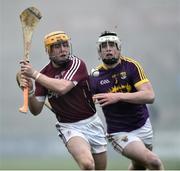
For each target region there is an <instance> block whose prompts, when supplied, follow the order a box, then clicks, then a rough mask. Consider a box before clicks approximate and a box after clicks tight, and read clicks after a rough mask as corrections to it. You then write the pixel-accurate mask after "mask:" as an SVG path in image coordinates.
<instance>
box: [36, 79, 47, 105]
mask: <svg viewBox="0 0 180 171" xmlns="http://www.w3.org/2000/svg"><path fill="white" fill-rule="evenodd" d="M35 86H36V89H35V96H36V99H37V100H38V101H40V102H44V101H45V99H46V94H47V89H45V88H44V87H43V86H42V85H41V84H39V83H37V82H35Z"/></svg>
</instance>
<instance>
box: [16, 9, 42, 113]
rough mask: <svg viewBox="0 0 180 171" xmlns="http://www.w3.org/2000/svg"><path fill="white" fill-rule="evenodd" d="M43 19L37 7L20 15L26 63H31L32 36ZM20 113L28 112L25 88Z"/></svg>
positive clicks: (26, 89)
mask: <svg viewBox="0 0 180 171" xmlns="http://www.w3.org/2000/svg"><path fill="white" fill-rule="evenodd" d="M41 17H42V15H41V13H40V11H39V10H38V9H37V8H35V7H29V8H27V9H25V10H24V11H23V12H22V13H21V14H20V21H21V25H22V31H23V43H24V57H23V60H24V61H29V52H30V47H31V40H32V34H33V31H34V29H35V27H36V26H37V24H38V23H39V21H40V19H41ZM19 111H20V112H22V113H27V111H28V87H24V88H23V106H22V107H20V108H19Z"/></svg>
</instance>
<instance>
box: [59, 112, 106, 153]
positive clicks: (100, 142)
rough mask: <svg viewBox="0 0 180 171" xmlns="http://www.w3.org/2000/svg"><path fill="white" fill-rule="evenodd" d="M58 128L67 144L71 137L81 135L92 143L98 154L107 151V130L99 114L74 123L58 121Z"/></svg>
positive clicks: (60, 135) (92, 147)
mask: <svg viewBox="0 0 180 171" xmlns="http://www.w3.org/2000/svg"><path fill="white" fill-rule="evenodd" d="M56 128H57V130H58V132H59V137H60V138H61V139H62V140H63V142H64V144H65V145H66V144H67V142H68V141H69V140H70V138H72V137H75V136H79V137H82V138H83V139H85V140H86V141H87V142H88V143H89V144H90V146H91V152H92V153H94V154H97V153H102V152H105V151H107V141H106V135H105V130H104V127H103V124H102V122H101V120H100V118H99V116H98V115H97V114H95V115H93V116H92V117H90V118H88V119H85V120H81V121H78V122H74V123H60V122H58V123H57V124H56Z"/></svg>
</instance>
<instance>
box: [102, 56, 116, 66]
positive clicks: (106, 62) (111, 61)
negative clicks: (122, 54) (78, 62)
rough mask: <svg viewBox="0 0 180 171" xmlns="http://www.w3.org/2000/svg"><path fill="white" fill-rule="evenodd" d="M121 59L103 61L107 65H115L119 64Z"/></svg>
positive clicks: (113, 58)
mask: <svg viewBox="0 0 180 171" xmlns="http://www.w3.org/2000/svg"><path fill="white" fill-rule="evenodd" d="M118 60H119V58H115V57H112V58H111V59H102V61H103V62H104V63H105V64H106V65H114V64H116V63H117V62H118Z"/></svg>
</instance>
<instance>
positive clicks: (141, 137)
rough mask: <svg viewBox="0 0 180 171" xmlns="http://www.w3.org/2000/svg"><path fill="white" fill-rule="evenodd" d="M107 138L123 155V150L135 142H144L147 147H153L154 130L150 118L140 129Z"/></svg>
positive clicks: (114, 134) (110, 135)
mask: <svg viewBox="0 0 180 171" xmlns="http://www.w3.org/2000/svg"><path fill="white" fill-rule="evenodd" d="M107 137H108V140H109V142H110V143H111V144H112V146H113V147H114V149H115V150H116V151H118V152H121V153H122V151H123V149H124V148H125V147H126V146H127V145H128V144H129V143H131V142H133V141H142V142H143V143H144V144H145V145H147V146H149V147H150V146H152V139H153V130H152V126H151V122H150V120H149V118H148V119H147V121H146V123H145V124H144V125H143V126H142V127H141V128H139V129H136V130H134V131H131V132H118V133H113V134H109V135H108V136H107Z"/></svg>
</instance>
